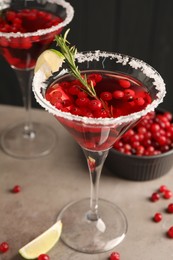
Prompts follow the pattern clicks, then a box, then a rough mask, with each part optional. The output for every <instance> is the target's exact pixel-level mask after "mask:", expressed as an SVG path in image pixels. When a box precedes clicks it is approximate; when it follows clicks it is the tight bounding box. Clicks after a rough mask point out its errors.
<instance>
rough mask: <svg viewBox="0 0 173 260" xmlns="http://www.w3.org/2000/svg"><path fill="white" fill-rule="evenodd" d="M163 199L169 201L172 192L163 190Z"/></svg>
mask: <svg viewBox="0 0 173 260" xmlns="http://www.w3.org/2000/svg"><path fill="white" fill-rule="evenodd" d="M163 197H164V198H165V199H170V198H171V197H172V191H170V190H165V191H164V193H163Z"/></svg>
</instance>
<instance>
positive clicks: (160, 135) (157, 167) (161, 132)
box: [106, 109, 173, 181]
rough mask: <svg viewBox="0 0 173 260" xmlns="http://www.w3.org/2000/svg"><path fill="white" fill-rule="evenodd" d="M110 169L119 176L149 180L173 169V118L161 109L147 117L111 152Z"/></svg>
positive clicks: (125, 135)
mask: <svg viewBox="0 0 173 260" xmlns="http://www.w3.org/2000/svg"><path fill="white" fill-rule="evenodd" d="M106 166H107V168H108V169H109V170H110V171H111V172H113V173H115V174H116V175H117V176H119V177H122V178H125V179H129V180H134V181H147V180H152V179H156V178H159V177H161V176H163V175H165V174H166V173H168V172H169V170H170V169H171V168H172V166H173V115H172V113H171V112H168V111H165V110H162V109H158V110H156V111H155V112H151V113H149V114H147V115H146V116H144V117H143V118H142V119H141V120H140V121H139V122H138V124H136V125H135V126H134V127H133V128H132V129H130V130H128V131H127V132H126V133H125V134H124V135H123V136H122V137H121V138H120V139H119V140H118V141H117V142H116V143H115V144H114V146H113V148H112V149H111V150H110V152H109V155H108V158H107V160H106Z"/></svg>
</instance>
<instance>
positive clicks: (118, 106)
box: [45, 71, 152, 151]
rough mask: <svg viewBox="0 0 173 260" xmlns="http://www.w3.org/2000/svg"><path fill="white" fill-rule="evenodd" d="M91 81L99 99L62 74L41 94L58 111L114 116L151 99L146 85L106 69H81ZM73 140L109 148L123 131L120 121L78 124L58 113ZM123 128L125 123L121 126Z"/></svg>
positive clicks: (132, 110)
mask: <svg viewBox="0 0 173 260" xmlns="http://www.w3.org/2000/svg"><path fill="white" fill-rule="evenodd" d="M82 73H83V74H86V75H87V81H88V82H91V81H92V83H93V85H94V88H95V91H96V94H97V96H98V97H99V98H100V100H97V99H94V98H93V97H90V96H89V95H88V94H87V93H86V92H84V91H82V89H81V83H80V81H79V80H76V79H72V78H71V77H69V76H64V77H62V78H59V79H58V82H57V83H53V84H52V85H51V86H50V87H49V88H48V89H47V91H46V94H45V98H46V100H48V101H49V102H50V103H51V104H52V105H53V106H54V107H55V108H57V109H59V110H61V111H62V112H69V113H71V114H72V115H76V116H83V117H88V118H110V117H113V118H118V117H120V116H127V115H129V114H132V113H135V112H138V111H141V110H143V109H145V108H146V107H147V105H149V104H150V103H151V102H152V96H151V95H150V93H149V91H148V90H147V88H146V87H145V86H144V85H143V84H142V83H141V82H139V81H138V80H135V79H133V78H131V77H130V76H126V75H124V74H118V73H112V72H109V71H107V72H106V71H104V72H103V71H92V72H86V73H85V72H82ZM58 120H59V121H60V122H61V123H62V124H63V125H64V126H65V127H66V128H67V129H68V130H69V131H70V133H71V134H72V135H73V136H74V138H75V139H76V140H77V142H78V143H79V144H80V145H81V146H82V147H84V148H85V149H89V150H93V151H100V150H107V149H109V148H110V147H111V146H112V145H113V144H114V142H115V140H116V139H117V138H118V137H120V133H121V134H122V133H123V131H124V125H121V124H117V125H116V127H111V126H110V127H108V126H106V127H104V126H101V127H100V126H97V125H92V126H89V125H83V124H82V125H81V124H77V123H76V122H73V121H68V120H66V119H64V118H61V117H58ZM125 128H126V126H125Z"/></svg>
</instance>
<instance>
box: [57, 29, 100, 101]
mask: <svg viewBox="0 0 173 260" xmlns="http://www.w3.org/2000/svg"><path fill="white" fill-rule="evenodd" d="M69 30H70V29H68V30H67V31H66V32H65V34H64V36H61V35H57V36H56V37H55V40H56V42H57V45H58V46H59V48H60V51H61V53H62V54H63V56H64V58H65V61H66V62H67V64H68V66H69V68H70V73H71V74H72V75H73V76H74V77H75V78H76V79H78V80H79V81H80V82H81V83H82V85H83V86H84V87H85V88H82V90H83V91H85V92H87V94H88V95H90V96H91V97H94V98H95V99H98V97H97V94H96V92H95V89H94V86H93V83H92V81H91V83H90V84H89V83H88V82H87V77H86V75H83V76H82V75H81V72H80V70H79V69H78V67H77V65H76V63H75V56H76V53H77V49H76V48H75V46H72V47H70V45H69V44H70V43H69V42H68V41H67V35H68V33H69Z"/></svg>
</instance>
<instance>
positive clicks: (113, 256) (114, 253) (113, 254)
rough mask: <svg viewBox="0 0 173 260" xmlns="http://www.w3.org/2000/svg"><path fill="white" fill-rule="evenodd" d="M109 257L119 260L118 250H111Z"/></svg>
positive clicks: (112, 259) (111, 259)
mask: <svg viewBox="0 0 173 260" xmlns="http://www.w3.org/2000/svg"><path fill="white" fill-rule="evenodd" d="M109 259H110V260H120V254H119V253H118V252H112V253H111V255H110V257H109Z"/></svg>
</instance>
